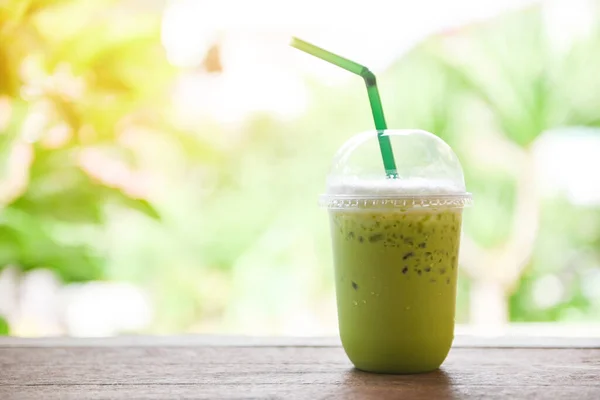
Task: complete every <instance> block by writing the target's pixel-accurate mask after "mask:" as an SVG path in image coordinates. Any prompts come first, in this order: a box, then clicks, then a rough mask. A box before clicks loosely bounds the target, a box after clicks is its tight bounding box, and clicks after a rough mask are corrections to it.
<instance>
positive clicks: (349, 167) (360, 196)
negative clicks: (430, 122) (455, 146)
mask: <svg viewBox="0 0 600 400" xmlns="http://www.w3.org/2000/svg"><path fill="white" fill-rule="evenodd" d="M383 135H384V136H387V137H388V138H389V140H390V143H391V146H392V150H393V153H394V159H395V164H396V170H397V177H388V176H386V173H385V170H384V167H383V161H382V158H381V152H380V148H379V140H378V136H377V131H368V132H363V133H360V134H358V135H355V136H354V137H352V138H350V139H349V140H348V141H347V142H346V143H344V145H343V146H342V147H341V148H340V149H339V150H338V152H337V153H336V154H335V156H334V159H333V163H332V166H331V170H330V171H329V175H328V177H327V190H326V193H325V194H323V195H322V196H321V198H320V204H321V206H323V207H327V208H334V209H335V208H356V207H359V208H360V207H369V208H372V207H377V206H381V207H386V208H388V207H401V208H402V207H403V208H409V207H453V208H462V207H466V206H469V205H471V202H472V199H471V194H470V193H467V192H466V189H465V180H464V175H463V171H462V167H461V165H460V162H459V160H458V157H457V156H456V154H455V153H454V151H453V150H452V149H451V148H450V146H449V145H448V144H447V143H446V142H444V141H443V140H442V139H440V138H439V137H437V136H435V135H433V134H431V133H429V132H426V131H422V130H414V129H406V130H386V131H384V133H383Z"/></svg>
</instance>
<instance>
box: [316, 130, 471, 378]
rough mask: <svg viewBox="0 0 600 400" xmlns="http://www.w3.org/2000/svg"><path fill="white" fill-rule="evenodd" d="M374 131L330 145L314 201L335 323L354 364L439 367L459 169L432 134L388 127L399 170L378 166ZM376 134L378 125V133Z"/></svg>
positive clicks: (448, 337)
mask: <svg viewBox="0 0 600 400" xmlns="http://www.w3.org/2000/svg"><path fill="white" fill-rule="evenodd" d="M377 135H378V133H377V131H371V132H365V133H362V134H359V135H356V136H354V137H353V138H351V139H350V140H349V141H348V142H347V143H346V144H345V145H343V146H342V148H341V149H340V150H339V151H338V153H337V154H336V156H335V158H334V162H333V166H332V169H331V171H330V174H329V176H328V180H327V192H326V194H324V195H323V196H322V197H321V205H322V206H324V207H326V208H327V209H328V211H329V215H330V227H331V235H332V244H333V256H334V266H335V283H336V296H337V306H338V320H339V330H340V336H341V340H342V344H343V346H344V350H345V351H346V353H347V355H348V357H349V358H350V360H351V361H352V363H353V364H354V365H355V366H356V367H357V368H359V369H362V370H365V371H371V372H382V373H418V372H426V371H431V370H434V369H437V368H438V367H439V366H440V365H441V364H442V362H443V361H444V359H445V358H446V356H447V354H448V351H449V350H450V346H451V345H452V340H453V337H454V314H455V303H456V280H457V268H458V264H457V260H458V250H459V244H460V232H461V221H462V209H463V207H465V206H467V205H469V204H470V202H471V196H470V194H469V193H466V191H465V185H464V178H463V173H462V168H461V166H460V163H459V161H458V158H457V157H456V155H455V154H454V152H453V151H452V149H451V148H450V147H449V146H448V145H447V144H446V143H445V142H444V141H442V140H441V139H440V138H438V137H436V136H435V135H432V134H430V133H428V132H424V131H418V130H386V131H385V132H384V135H385V136H387V138H389V140H390V143H391V146H392V147H393V151H394V154H395V159H396V168H397V177H394V178H390V177H389V176H386V175H385V174H382V172H381V170H382V168H381V157H380V156H379V147H378V136H377ZM380 135H381V132H380Z"/></svg>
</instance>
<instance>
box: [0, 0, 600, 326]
mask: <svg viewBox="0 0 600 400" xmlns="http://www.w3.org/2000/svg"><path fill="white" fill-rule="evenodd" d="M540 10H541V9H540V7H533V8H531V9H528V10H524V11H518V12H513V13H511V14H508V15H505V16H502V17H500V18H496V19H494V20H491V21H486V22H484V23H480V24H476V25H473V26H468V27H463V28H461V29H458V30H455V31H453V32H448V33H445V34H440V35H435V36H433V37H431V38H429V39H427V40H425V41H423V42H422V43H420V44H419V45H418V46H416V47H415V48H413V49H412V50H410V51H409V52H408V53H407V54H405V55H404V56H403V57H401V58H400V59H398V60H397V61H396V62H394V63H393V65H392V66H391V67H390V68H388V69H387V71H386V72H385V73H384V74H382V75H380V77H379V82H380V85H381V87H382V89H381V90H382V96H383V101H384V106H385V108H386V114H387V118H388V125H389V126H393V127H419V128H422V129H425V130H429V131H431V132H434V133H436V134H438V135H439V136H441V137H442V138H443V139H444V140H446V141H447V142H448V143H449V144H450V145H451V146H452V147H453V148H454V149H455V151H456V152H457V154H458V155H459V157H460V159H461V160H462V163H463V166H464V168H465V174H466V178H467V186H468V188H469V190H470V191H472V192H473V195H474V198H475V199H476V206H475V207H474V208H472V209H470V210H468V211H467V214H466V216H465V240H464V248H463V253H462V254H461V266H462V267H463V268H462V275H461V280H460V282H461V283H460V287H459V300H458V316H457V320H458V322H462V323H467V322H471V323H483V324H503V323H505V322H506V321H563V322H565V321H579V322H581V321H594V320H596V321H597V320H598V318H599V317H600V297H599V296H598V294H597V292H598V287H596V289H595V290H593V289H590V288H589V286H590V283H589V282H596V283H598V284H600V204H598V203H596V204H595V205H594V204H592V205H581V204H574V202H573V201H572V200H571V199H569V198H568V196H566V195H565V194H564V193H562V192H560V191H557V192H556V193H554V194H553V195H546V194H540V193H541V192H540V191H538V190H537V189H536V188H537V187H538V186H539V185H538V183H539V182H538V181H539V177H538V175H537V174H536V170H535V165H536V164H535V159H534V158H535V157H534V154H535V149H536V143H537V139H538V137H540V136H541V135H542V134H543V133H544V132H546V131H550V130H554V129H558V128H563V127H577V129H580V128H582V127H588V128H594V127H597V126H599V125H600V91H599V90H598V88H600V74H598V71H600V18H596V19H595V23H594V24H593V27H592V29H591V30H590V32H588V33H587V34H586V35H584V36H580V37H577V38H576V39H575V40H572V41H571V42H569V43H568V44H567V45H565V46H562V47H560V48H557V47H556V46H555V43H554V42H553V41H552V40H551V37H549V34H548V31H547V27H546V26H545V23H544V20H543V18H542V13H541V11H540ZM160 23H161V15H160V14H159V13H157V12H156V11H153V10H149V11H147V12H141V11H140V10H139V9H136V8H131V9H129V8H127V7H124V6H122V5H120V4H119V2H114V1H107V0H89V1H85V2H76V1H70V0H52V1H43V0H27V1H19V0H1V1H0V207H1V208H0V270H1V269H2V268H5V269H6V268H11V271H13V272H12V274H13V275H11V276H13V278H12V279H13V281H12V282H13V283H14V285H17V286H16V287H17V289H15V290H16V291H15V292H14V293H13V292H11V293H13V294H12V295H11V296H13V297H15V298H18V297H19V286H18V285H19V282H21V279H22V278H23V277H24V276H26V275H27V273H28V271H32V270H38V269H46V270H51V271H52V272H53V273H54V274H55V276H56V277H58V281H59V282H60V286H61V287H62V286H64V285H67V286H69V285H74V284H75V283H77V282H89V281H100V282H126V283H130V284H132V285H134V286H135V287H137V288H140V289H141V290H143V291H144V293H147V294H148V302H149V304H150V305H151V309H152V317H151V318H150V319H149V321H148V322H147V323H144V324H142V325H141V326H139V327H134V328H131V329H133V330H135V331H143V332H151V333H174V332H192V331H193V332H227V333H229V332H236V333H286V334H293V333H299V334H303V333H307V334H310V333H317V334H319V333H333V332H331V331H332V329H333V328H335V306H334V302H333V279H332V271H331V261H330V259H331V254H330V249H329V237H328V227H327V219H326V217H325V215H324V212H323V211H322V210H319V209H318V208H317V206H316V198H317V195H318V194H319V193H320V191H321V190H322V188H323V183H324V176H325V174H326V171H327V169H328V167H329V161H330V158H331V156H332V155H333V153H334V152H335V150H336V149H337V147H338V146H339V145H340V144H341V143H343V141H344V140H345V139H347V138H348V137H349V135H351V134H353V133H356V132H359V131H363V130H366V129H371V124H372V122H371V120H370V115H369V109H368V105H367V98H366V95H365V93H364V92H363V90H364V89H363V88H362V86H361V84H360V82H354V81H352V82H350V83H348V84H343V85H336V86H331V85H327V84H325V83H323V82H320V81H317V80H315V79H312V78H308V77H307V78H305V85H306V87H307V89H308V93H309V99H308V103H307V104H308V106H307V109H306V110H305V112H303V113H302V115H300V116H299V117H294V118H293V119H292V120H284V119H282V118H278V117H277V116H274V115H271V114H269V113H266V112H264V113H258V112H255V113H253V114H251V115H249V116H248V117H247V118H245V119H244V120H243V122H241V123H239V124H236V125H234V126H232V125H227V124H223V123H220V122H219V121H218V120H217V119H211V118H208V117H207V118H205V119H203V120H202V121H201V123H197V124H195V125H194V126H193V127H190V126H187V125H186V124H184V123H182V122H181V121H180V120H178V117H177V112H176V110H175V108H174V105H173V104H172V102H171V100H170V98H171V96H172V87H173V83H174V82H175V81H176V80H177V79H178V77H179V76H180V75H181V74H182V71H181V70H179V69H177V68H175V67H173V66H171V65H170V64H169V63H168V62H167V58H166V57H165V54H164V49H163V47H162V45H161V41H160V35H161V31H160V29H161V25H160ZM217 73H218V72H217ZM574 132H576V133H575V134H578V133H577V132H579V131H577V130H575V131H574ZM586 132H591V133H590V135H592V136H593V135H600V131H595V130H590V131H587V130H586ZM558 159H559V157H558V156H557V160H558ZM590 161H591V160H590ZM581 174H584V175H585V174H587V175H586V176H587V177H588V181H589V185H590V186H592V187H596V188H599V189H598V190H600V179H599V178H598V175H597V170H596V171H582V172H581ZM586 281H587V282H588V283H587V286H586ZM482 296H483V297H482ZM540 298H541V299H542V300H541V301H540V300H539V299H540ZM536 299H537V300H536ZM544 299H545V300H544ZM13 300H14V299H13ZM98 301H99V302H100V303H102V302H103V301H102V299H100V300H98ZM9 303H10V304H12V306H4V307H3V308H2V307H0V311H1V312H2V313H3V314H4V317H3V320H0V333H2V332H4V333H7V332H8V331H9V330H8V327H9V326H10V328H11V332H12V333H14V334H23V335H43V334H47V333H48V331H47V330H46V329H45V328H44V325H43V323H41V322H36V321H34V320H32V319H31V318H26V317H25V316H23V312H22V310H21V311H19V306H18V301H16V302H15V301H12V302H9ZM7 304H8V303H7ZM11 307H12V308H11ZM57 307H58V306H57ZM58 309H60V307H58ZM89 314H90V318H93V314H94V309H90V310H89ZM69 318H74V317H73V316H69V313H68V312H63V311H60V310H58V311H56V321H57V324H58V326H59V328H58V332H59V333H73V332H72V331H71V330H69V326H70V325H69V323H67V322H66V321H67V320H68V319H69ZM6 321H8V322H6ZM128 329H130V328H119V327H117V328H115V332H116V333H120V332H123V331H127V330H128ZM52 332H54V331H52ZM85 332H86V333H90V332H91V333H93V331H90V330H86V331H85Z"/></svg>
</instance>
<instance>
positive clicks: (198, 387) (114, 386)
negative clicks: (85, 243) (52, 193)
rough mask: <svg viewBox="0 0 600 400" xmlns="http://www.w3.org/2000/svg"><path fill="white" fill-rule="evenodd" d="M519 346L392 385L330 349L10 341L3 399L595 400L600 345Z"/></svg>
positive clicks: (460, 354) (209, 341)
mask: <svg viewBox="0 0 600 400" xmlns="http://www.w3.org/2000/svg"><path fill="white" fill-rule="evenodd" d="M457 341H458V342H460V340H457ZM515 343H516V342H515V341H514V340H513V343H512V344H513V345H512V346H504V347H493V346H492V343H491V342H490V341H488V343H487V344H486V345H485V346H481V347H475V346H473V345H471V346H469V343H468V342H465V343H463V344H462V345H461V346H465V347H458V346H456V347H454V348H453V349H452V351H451V353H450V355H449V357H448V359H447V360H446V362H445V363H444V365H443V366H442V368H441V369H440V370H439V371H436V372H432V373H429V374H421V375H410V376H397V375H396V376H394V375H376V374H369V373H364V372H360V371H356V370H355V369H353V368H352V366H351V364H350V363H349V361H348V360H347V359H346V356H345V355H344V352H343V350H342V349H341V347H339V345H338V343H337V340H335V339H281V338H279V339H256V338H218V337H192V338H190V337H188V338H164V337H163V338H117V339H96V340H84V339H38V340H26V339H10V338H6V339H1V340H0V399H2V400H5V399H6V400H8V399H310V400H315V399H396V398H402V399H417V400H418V399H511V400H512V399H572V400H575V399H594V400H597V399H600V341H599V340H598V339H587V340H584V341H579V342H578V341H576V340H574V339H571V340H568V341H563V342H562V344H561V343H558V342H555V343H553V345H552V346H548V347H546V348H542V347H539V346H538V347H535V348H532V347H519V346H517V345H515ZM593 344H596V345H597V346H594V345H593Z"/></svg>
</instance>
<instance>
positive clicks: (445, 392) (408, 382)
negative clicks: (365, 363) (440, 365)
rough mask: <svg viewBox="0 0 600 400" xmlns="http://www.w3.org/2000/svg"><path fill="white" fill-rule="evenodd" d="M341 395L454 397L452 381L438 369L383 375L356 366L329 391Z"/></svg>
mask: <svg viewBox="0 0 600 400" xmlns="http://www.w3.org/2000/svg"><path fill="white" fill-rule="evenodd" d="M330 394H331V395H332V396H335V397H336V398H337V397H339V398H343V399H396V398H405V399H415V400H418V399H428V400H429V399H457V398H459V397H458V395H457V393H456V391H454V390H453V388H452V381H451V379H450V377H449V376H448V374H447V373H445V372H444V371H442V370H437V371H434V372H429V373H426V374H415V375H383V374H372V373H368V372H363V371H360V370H357V369H353V370H349V371H348V372H346V373H345V375H344V377H343V379H342V382H341V384H340V386H339V388H337V389H336V390H335V391H333V392H332V393H330Z"/></svg>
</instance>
